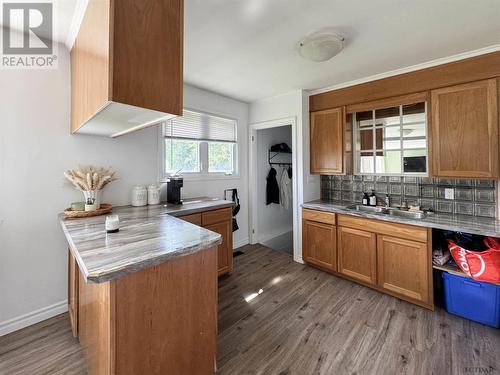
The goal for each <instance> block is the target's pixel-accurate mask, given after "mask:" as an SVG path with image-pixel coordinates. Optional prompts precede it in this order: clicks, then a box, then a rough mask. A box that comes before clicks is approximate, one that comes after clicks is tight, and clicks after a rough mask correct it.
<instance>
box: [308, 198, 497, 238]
mask: <svg viewBox="0 0 500 375" xmlns="http://www.w3.org/2000/svg"><path fill="white" fill-rule="evenodd" d="M301 207H302V208H306V209H310V210H318V211H325V212H333V213H338V214H344V215H350V216H355V217H362V218H368V219H374V220H381V221H387V222H392V223H400V224H408V225H415V226H419V227H425V228H433V229H441V230H450V231H454V232H465V233H471V234H478V235H483V236H493V237H499V236H500V231H496V230H489V229H481V228H479V229H477V228H471V227H468V226H463V225H460V223H437V222H433V221H426V220H425V219H424V220H414V219H409V218H402V217H399V216H398V217H397V218H396V217H393V216H389V215H387V216H382V215H377V214H372V213H369V212H360V211H354V210H352V209H349V208H347V207H343V206H340V207H334V206H332V205H329V204H328V203H326V204H322V203H319V202H305V203H302V204H301ZM432 218H433V217H432V216H431V217H429V220H432Z"/></svg>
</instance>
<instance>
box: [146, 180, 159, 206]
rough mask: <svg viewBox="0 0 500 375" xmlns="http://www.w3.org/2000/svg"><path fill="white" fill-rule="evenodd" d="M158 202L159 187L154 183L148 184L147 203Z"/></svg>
mask: <svg viewBox="0 0 500 375" xmlns="http://www.w3.org/2000/svg"><path fill="white" fill-rule="evenodd" d="M159 203H160V187H159V186H158V185H155V184H151V185H149V186H148V204H150V205H152V204H159Z"/></svg>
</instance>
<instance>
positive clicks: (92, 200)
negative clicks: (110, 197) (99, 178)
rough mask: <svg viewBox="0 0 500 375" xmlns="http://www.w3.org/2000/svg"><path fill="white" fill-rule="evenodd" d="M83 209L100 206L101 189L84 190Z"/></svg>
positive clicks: (90, 209) (88, 209) (92, 209)
mask: <svg viewBox="0 0 500 375" xmlns="http://www.w3.org/2000/svg"><path fill="white" fill-rule="evenodd" d="M83 196H84V197H85V211H95V210H97V209H98V208H99V207H101V191H100V190H84V191H83Z"/></svg>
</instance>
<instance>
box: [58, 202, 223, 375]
mask: <svg viewBox="0 0 500 375" xmlns="http://www.w3.org/2000/svg"><path fill="white" fill-rule="evenodd" d="M231 205H232V202H229V201H225V200H218V199H210V198H199V199H196V200H191V201H187V202H186V203H185V204H184V205H181V206H175V205H174V206H172V205H157V206H145V207H130V206H125V207H117V208H114V209H113V213H114V214H117V215H119V216H120V231H119V232H117V233H111V234H107V233H106V231H105V228H104V221H105V217H104V216H97V217H92V218H81V219H68V218H65V217H64V215H61V216H60V222H61V226H62V228H63V231H64V233H65V236H66V239H67V241H68V244H69V250H70V254H69V292H68V301H69V311H70V319H71V321H72V327H73V333H74V335H75V336H76V335H78V336H79V339H80V343H81V344H82V347H83V349H84V352H85V356H86V359H87V366H88V370H89V373H90V374H132V373H134V374H138V373H143V374H163V373H166V371H167V370H166V369H168V373H171V374H211V373H213V372H214V371H215V360H216V338H217V275H218V267H217V263H218V253H220V248H221V244H222V242H223V237H224V236H221V234H219V233H215V232H213V231H210V230H207V229H205V228H202V227H201V226H199V225H195V224H192V223H190V222H188V221H186V220H182V217H183V216H187V215H189V216H191V217H193V216H196V215H200V217H202V216H203V215H208V216H207V217H209V218H211V217H214V216H217V217H224V218H225V216H226V215H229V218H230V207H231ZM175 216H179V217H181V218H177V217H175ZM224 220H225V219H224ZM225 237H227V235H226V236H225ZM226 242H229V243H231V242H232V241H231V239H230V238H226ZM218 248H219V249H218ZM231 250H232V249H231Z"/></svg>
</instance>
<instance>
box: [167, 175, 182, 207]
mask: <svg viewBox="0 0 500 375" xmlns="http://www.w3.org/2000/svg"><path fill="white" fill-rule="evenodd" d="M182 185H184V179H183V178H182V177H179V176H172V177H169V179H168V180H167V202H168V203H173V204H182V199H181V188H182Z"/></svg>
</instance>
